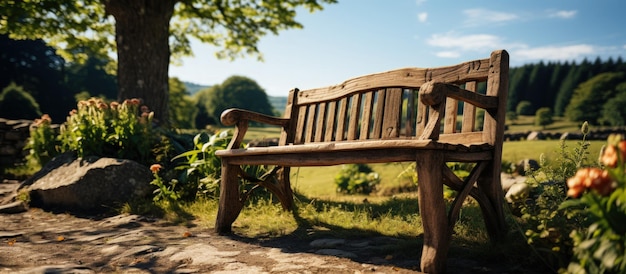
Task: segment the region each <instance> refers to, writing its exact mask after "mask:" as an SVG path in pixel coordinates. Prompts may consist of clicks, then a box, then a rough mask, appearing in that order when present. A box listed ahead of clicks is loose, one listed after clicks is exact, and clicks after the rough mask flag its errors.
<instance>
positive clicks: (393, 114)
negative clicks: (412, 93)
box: [381, 88, 402, 139]
mask: <svg viewBox="0 0 626 274" xmlns="http://www.w3.org/2000/svg"><path fill="white" fill-rule="evenodd" d="M401 110H402V89H400V88H390V89H387V93H386V95H385V108H384V117H385V118H383V128H382V136H381V137H382V138H383V139H385V138H396V137H398V136H400V123H401V114H402V113H401Z"/></svg>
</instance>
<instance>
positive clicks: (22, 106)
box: [0, 83, 41, 119]
mask: <svg viewBox="0 0 626 274" xmlns="http://www.w3.org/2000/svg"><path fill="white" fill-rule="evenodd" d="M39 116H41V111H40V110H39V104H38V103H37V101H35V98H33V96H31V95H30V94H29V93H28V92H26V91H25V90H24V89H23V88H22V87H20V86H18V85H16V84H15V83H11V84H9V85H8V86H7V87H6V88H4V89H3V90H2V92H1V93H0V117H2V118H7V119H35V118H37V117H39Z"/></svg>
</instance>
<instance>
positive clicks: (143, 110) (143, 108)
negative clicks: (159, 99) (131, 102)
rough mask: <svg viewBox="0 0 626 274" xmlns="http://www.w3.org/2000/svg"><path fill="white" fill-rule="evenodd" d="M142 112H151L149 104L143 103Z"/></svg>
mask: <svg viewBox="0 0 626 274" xmlns="http://www.w3.org/2000/svg"><path fill="white" fill-rule="evenodd" d="M141 112H143V113H146V112H150V109H149V108H148V106H146V105H143V106H141Z"/></svg>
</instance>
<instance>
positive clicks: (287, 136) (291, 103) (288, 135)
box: [278, 88, 299, 145]
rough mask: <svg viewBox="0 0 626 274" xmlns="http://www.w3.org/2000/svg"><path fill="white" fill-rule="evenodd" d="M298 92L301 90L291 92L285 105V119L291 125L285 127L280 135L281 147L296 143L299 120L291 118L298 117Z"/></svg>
mask: <svg viewBox="0 0 626 274" xmlns="http://www.w3.org/2000/svg"><path fill="white" fill-rule="evenodd" d="M298 92H299V90H298V89H297V88H296V89H292V90H290V91H289V95H288V96H287V105H285V113H284V114H283V118H285V119H288V120H289V123H287V125H286V126H285V127H283V130H282V131H281V133H280V139H279V141H278V144H279V145H286V144H293V142H294V139H295V132H296V130H295V128H296V122H297V121H298V119H291V117H298V107H296V104H297V102H296V100H297V98H298V96H297V94H298Z"/></svg>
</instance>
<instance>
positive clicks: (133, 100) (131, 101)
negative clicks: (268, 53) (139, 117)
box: [130, 98, 141, 106]
mask: <svg viewBox="0 0 626 274" xmlns="http://www.w3.org/2000/svg"><path fill="white" fill-rule="evenodd" d="M130 103H131V104H133V105H136V106H138V105H139V104H141V100H139V99H137V98H133V99H130Z"/></svg>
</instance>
